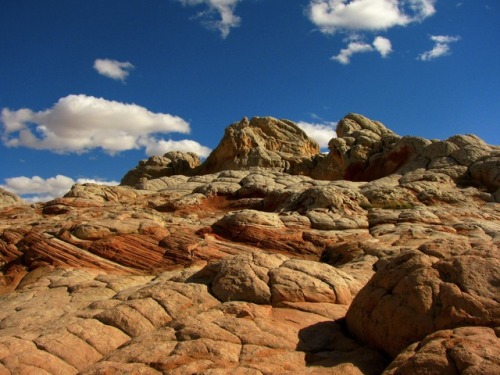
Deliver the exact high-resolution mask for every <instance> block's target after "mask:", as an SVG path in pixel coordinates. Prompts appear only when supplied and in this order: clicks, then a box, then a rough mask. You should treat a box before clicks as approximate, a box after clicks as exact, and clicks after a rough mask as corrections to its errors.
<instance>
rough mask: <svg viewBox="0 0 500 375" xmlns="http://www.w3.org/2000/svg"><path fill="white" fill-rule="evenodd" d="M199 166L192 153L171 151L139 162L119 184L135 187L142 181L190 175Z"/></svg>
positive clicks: (198, 159) (196, 158)
mask: <svg viewBox="0 0 500 375" xmlns="http://www.w3.org/2000/svg"><path fill="white" fill-rule="evenodd" d="M199 165H200V158H199V157H198V155H196V154H194V153H192V152H180V151H171V152H167V153H166V154H165V155H163V156H151V157H150V158H149V159H147V160H141V161H140V162H139V165H137V167H135V168H134V169H131V170H130V171H128V172H127V174H126V175H125V176H124V177H123V178H122V180H121V182H120V184H121V185H127V186H136V185H137V184H138V183H140V182H141V181H142V180H151V179H155V178H160V177H164V176H173V175H182V174H190V173H191V172H192V170H193V169H194V168H196V167H198V166H199Z"/></svg>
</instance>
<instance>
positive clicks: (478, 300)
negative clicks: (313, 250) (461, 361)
mask: <svg viewBox="0 0 500 375" xmlns="http://www.w3.org/2000/svg"><path fill="white" fill-rule="evenodd" d="M446 252H449V251H446ZM499 266H500V260H499V259H498V258H496V257H488V256H487V255H486V257H485V256H484V254H480V253H479V252H475V251H474V249H472V248H468V249H465V250H464V252H463V253H462V254H460V255H458V256H455V257H449V258H444V259H441V260H440V259H438V258H435V257H433V256H428V255H424V254H422V253H420V252H415V251H409V252H406V253H404V254H402V255H400V256H397V257H395V258H394V259H392V260H390V261H389V262H387V263H386V264H385V265H384V266H383V267H382V268H380V269H379V270H378V271H377V273H376V274H375V275H374V276H373V278H372V279H371V280H370V281H369V282H368V284H367V285H366V286H365V287H364V288H363V289H362V290H361V291H360V292H359V293H358V294H357V296H356V297H355V299H354V301H353V302H352V304H351V306H350V308H349V311H348V313H347V315H346V321H347V325H348V327H349V329H350V330H351V332H353V333H354V334H355V335H356V336H357V337H359V338H360V339H361V340H363V341H364V342H367V343H369V344H370V345H373V346H375V347H378V348H380V349H382V350H385V351H386V352H387V353H389V354H390V355H391V356H393V357H395V356H396V355H397V354H398V353H399V352H400V351H401V350H403V349H404V348H405V347H406V346H408V345H409V344H411V343H413V342H415V341H419V340H422V339H423V338H424V337H425V336H426V335H428V334H430V333H432V332H434V331H437V330H441V329H447V328H454V327H460V326H491V327H494V326H497V325H498V324H500V309H499V307H498V302H499V299H500V295H499V294H498V287H497V286H496V284H495V281H494V280H497V279H498V278H499V277H500V275H499V269H500V268H499ZM479 270H480V271H479Z"/></svg>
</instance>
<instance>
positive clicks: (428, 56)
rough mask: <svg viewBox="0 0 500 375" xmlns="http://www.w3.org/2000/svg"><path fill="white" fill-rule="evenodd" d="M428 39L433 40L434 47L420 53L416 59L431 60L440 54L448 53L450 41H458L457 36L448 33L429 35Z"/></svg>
mask: <svg viewBox="0 0 500 375" xmlns="http://www.w3.org/2000/svg"><path fill="white" fill-rule="evenodd" d="M430 39H431V40H432V41H433V42H434V47H433V48H432V49H431V50H430V51H426V52H424V53H422V54H420V55H419V56H418V57H417V59H418V60H422V61H431V60H434V59H436V58H438V57H441V56H446V55H449V54H450V51H451V49H450V46H449V44H450V43H454V42H458V41H459V40H460V37H459V36H449V35H431V36H430Z"/></svg>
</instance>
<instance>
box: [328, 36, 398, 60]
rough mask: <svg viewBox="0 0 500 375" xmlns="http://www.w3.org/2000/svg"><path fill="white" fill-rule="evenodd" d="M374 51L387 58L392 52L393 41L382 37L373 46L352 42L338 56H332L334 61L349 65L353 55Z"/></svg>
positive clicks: (357, 41)
mask: <svg viewBox="0 0 500 375" xmlns="http://www.w3.org/2000/svg"><path fill="white" fill-rule="evenodd" d="M373 51H377V52H378V53H380V55H381V56H382V57H387V56H388V55H389V54H390V53H391V52H392V44H391V41H390V40H389V39H387V38H384V37H382V36H378V37H376V38H375V40H374V41H373V43H372V44H368V43H365V42H361V41H359V40H355V41H352V42H350V43H349V44H348V45H347V47H346V48H343V49H341V50H340V52H339V53H338V55H336V56H332V60H336V61H338V62H339V63H341V64H344V65H347V64H349V63H350V62H351V57H352V55H354V54H356V53H365V52H373Z"/></svg>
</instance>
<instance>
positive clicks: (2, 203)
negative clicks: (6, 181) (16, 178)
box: [0, 188, 26, 208]
mask: <svg viewBox="0 0 500 375" xmlns="http://www.w3.org/2000/svg"><path fill="white" fill-rule="evenodd" d="M25 203H26V202H25V201H24V200H23V199H21V198H20V197H18V196H17V195H16V194H13V193H11V192H10V191H7V190H4V189H2V188H0V208H2V207H9V206H16V205H20V204H25Z"/></svg>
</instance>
